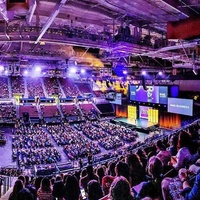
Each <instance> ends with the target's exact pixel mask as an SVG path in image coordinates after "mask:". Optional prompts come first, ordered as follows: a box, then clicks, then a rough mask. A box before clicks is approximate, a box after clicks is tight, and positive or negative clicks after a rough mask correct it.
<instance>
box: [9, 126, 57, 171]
mask: <svg viewBox="0 0 200 200" xmlns="http://www.w3.org/2000/svg"><path fill="white" fill-rule="evenodd" d="M12 157H13V160H14V161H17V163H18V165H19V166H20V167H23V166H24V167H27V166H32V165H35V164H48V163H55V162H57V161H60V160H61V155H60V153H59V152H58V150H57V149H56V148H55V147H54V146H53V144H52V141H51V139H50V137H49V136H48V134H47V133H46V132H45V131H44V130H43V129H42V127H40V126H30V127H27V126H25V125H20V126H18V127H16V129H15V134H14V136H13V138H12Z"/></svg>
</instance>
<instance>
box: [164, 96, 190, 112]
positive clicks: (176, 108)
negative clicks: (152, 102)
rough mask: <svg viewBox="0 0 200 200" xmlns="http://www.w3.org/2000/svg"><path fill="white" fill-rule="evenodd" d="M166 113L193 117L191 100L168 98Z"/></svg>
mask: <svg viewBox="0 0 200 200" xmlns="http://www.w3.org/2000/svg"><path fill="white" fill-rule="evenodd" d="M167 111H168V112H170V113H176V114H181V115H189V116H192V115H193V100H192V99H180V98H168V106H167Z"/></svg>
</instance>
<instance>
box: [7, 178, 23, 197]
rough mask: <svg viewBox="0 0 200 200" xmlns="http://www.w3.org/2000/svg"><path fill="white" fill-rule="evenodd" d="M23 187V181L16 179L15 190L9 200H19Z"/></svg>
mask: <svg viewBox="0 0 200 200" xmlns="http://www.w3.org/2000/svg"><path fill="white" fill-rule="evenodd" d="M22 188H23V182H22V181H21V180H19V179H18V180H16V181H15V184H14V187H13V191H12V192H11V194H10V196H9V198H8V200H17V199H18V196H19V192H20V191H21V190H22Z"/></svg>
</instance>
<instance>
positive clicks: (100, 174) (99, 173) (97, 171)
mask: <svg viewBox="0 0 200 200" xmlns="http://www.w3.org/2000/svg"><path fill="white" fill-rule="evenodd" d="M96 173H97V175H98V176H99V177H101V178H102V177H104V176H105V171H104V168H103V166H99V167H98V168H97V170H96Z"/></svg>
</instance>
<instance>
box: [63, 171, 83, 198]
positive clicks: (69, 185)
mask: <svg viewBox="0 0 200 200" xmlns="http://www.w3.org/2000/svg"><path fill="white" fill-rule="evenodd" d="M79 195H80V188H79V184H78V179H77V178H76V177H75V176H74V175H68V176H67V178H66V182H65V186H64V198H65V200H78V199H79Z"/></svg>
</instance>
